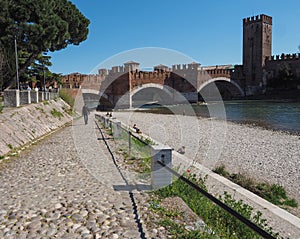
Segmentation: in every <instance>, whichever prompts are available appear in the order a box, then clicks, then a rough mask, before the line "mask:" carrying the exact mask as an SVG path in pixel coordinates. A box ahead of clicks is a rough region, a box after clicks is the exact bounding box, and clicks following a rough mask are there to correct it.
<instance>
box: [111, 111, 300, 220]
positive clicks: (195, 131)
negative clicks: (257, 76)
mask: <svg viewBox="0 0 300 239" xmlns="http://www.w3.org/2000/svg"><path fill="white" fill-rule="evenodd" d="M113 115H114V116H115V117H116V118H117V119H119V120H121V121H123V122H124V123H125V124H128V125H133V124H134V123H135V124H137V126H138V127H139V128H140V129H141V130H142V132H143V133H145V134H147V135H149V136H150V137H152V138H154V139H155V140H158V141H160V142H162V143H164V144H167V145H169V146H171V147H173V148H174V149H175V150H177V149H178V148H179V147H181V146H185V151H186V152H185V155H186V156H187V157H188V158H190V159H191V160H193V161H194V162H198V163H201V164H203V165H204V166H206V167H208V168H210V169H213V168H215V167H216V166H219V165H225V167H226V168H227V169H228V171H230V172H232V173H242V174H245V175H248V176H250V177H252V178H255V179H257V180H259V181H262V182H268V183H275V184H279V185H282V186H283V187H284V188H285V189H286V190H287V192H288V194H289V195H290V196H291V197H294V198H295V199H296V200H297V201H298V202H300V193H299V192H300V184H299V182H300V162H299V158H300V152H299V148H300V138H299V136H297V135H291V134H288V133H285V132H280V131H272V130H267V129H264V128H261V127H255V126H251V125H242V124H235V123H232V122H226V121H222V120H216V119H210V118H197V117H192V116H183V115H163V114H151V113H140V112H114V113H113ZM297 214H298V213H297Z"/></svg>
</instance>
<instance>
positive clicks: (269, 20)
mask: <svg viewBox="0 0 300 239" xmlns="http://www.w3.org/2000/svg"><path fill="white" fill-rule="evenodd" d="M255 22H263V23H268V24H270V25H272V17H270V16H267V15H265V14H260V15H257V16H252V17H247V18H244V19H243V24H244V26H245V25H248V24H252V23H255Z"/></svg>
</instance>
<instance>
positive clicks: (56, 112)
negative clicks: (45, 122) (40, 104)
mask: <svg viewBox="0 0 300 239" xmlns="http://www.w3.org/2000/svg"><path fill="white" fill-rule="evenodd" d="M50 113H51V115H52V116H53V117H55V118H59V119H61V117H63V114H62V113H61V112H59V111H57V110H56V109H52V110H51V112H50Z"/></svg>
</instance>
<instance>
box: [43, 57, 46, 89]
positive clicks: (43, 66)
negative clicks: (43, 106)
mask: <svg viewBox="0 0 300 239" xmlns="http://www.w3.org/2000/svg"><path fill="white" fill-rule="evenodd" d="M43 79H44V92H46V81H45V65H44V63H43Z"/></svg>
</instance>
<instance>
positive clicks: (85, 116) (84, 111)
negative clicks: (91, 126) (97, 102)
mask: <svg viewBox="0 0 300 239" xmlns="http://www.w3.org/2000/svg"><path fill="white" fill-rule="evenodd" d="M89 113H90V111H89V108H88V107H87V106H86V104H84V105H83V107H82V115H83V118H84V123H85V124H86V125H87V123H88V120H89V116H88V115H89Z"/></svg>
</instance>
